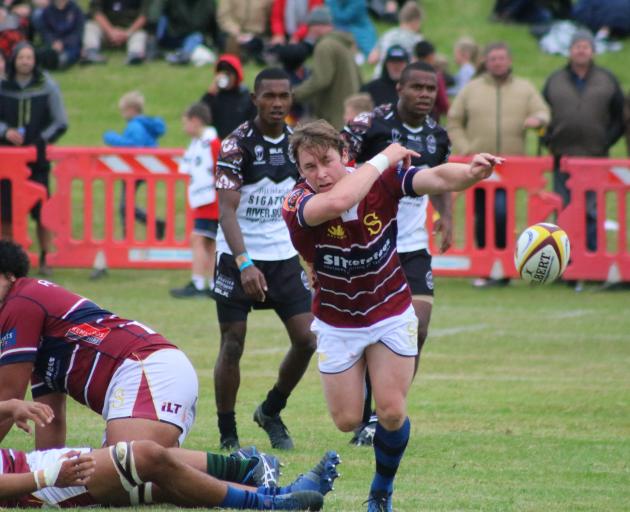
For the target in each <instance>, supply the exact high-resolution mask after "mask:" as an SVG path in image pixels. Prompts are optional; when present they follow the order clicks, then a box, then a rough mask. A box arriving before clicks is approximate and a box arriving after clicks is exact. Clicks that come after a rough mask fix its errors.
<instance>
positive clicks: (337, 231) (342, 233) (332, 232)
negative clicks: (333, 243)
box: [326, 224, 346, 240]
mask: <svg viewBox="0 0 630 512" xmlns="http://www.w3.org/2000/svg"><path fill="white" fill-rule="evenodd" d="M326 233H327V234H328V236H329V237H331V238H337V239H339V240H341V239H342V238H346V230H345V229H343V226H342V225H341V224H338V225H337V226H330V227H329V228H328V231H327V232H326Z"/></svg>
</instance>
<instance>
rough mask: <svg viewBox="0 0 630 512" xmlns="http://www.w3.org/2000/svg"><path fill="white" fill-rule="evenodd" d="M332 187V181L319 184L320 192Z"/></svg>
mask: <svg viewBox="0 0 630 512" xmlns="http://www.w3.org/2000/svg"><path fill="white" fill-rule="evenodd" d="M331 188H332V183H326V184H325V185H319V191H320V192H326V191H328V190H330V189H331Z"/></svg>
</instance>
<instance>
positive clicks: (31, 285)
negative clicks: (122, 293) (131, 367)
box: [0, 277, 177, 413]
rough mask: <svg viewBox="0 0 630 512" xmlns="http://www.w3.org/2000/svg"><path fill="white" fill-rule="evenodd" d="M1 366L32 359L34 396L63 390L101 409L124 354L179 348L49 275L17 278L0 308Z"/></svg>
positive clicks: (141, 356)
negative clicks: (35, 277) (50, 279)
mask: <svg viewBox="0 0 630 512" xmlns="http://www.w3.org/2000/svg"><path fill="white" fill-rule="evenodd" d="M0 343H1V344H0V366H3V365H7V364H12V363H22V362H32V363H34V367H33V376H32V378H31V390H32V393H33V398H37V397H38V396H41V395H45V394H47V393H51V392H55V391H58V392H63V393H67V394H68V395H70V396H71V397H72V398H74V399H75V400H76V401H77V402H80V403H82V404H84V405H87V406H88V407H89V408H90V409H92V410H93V411H96V412H98V413H101V412H102V410H103V402H104V399H105V393H106V391H107V386H108V385H109V383H110V381H111V379H112V376H113V374H114V372H115V371H116V369H117V368H118V367H119V366H120V365H121V364H122V362H123V361H124V360H125V359H135V360H143V359H146V358H147V357H148V356H149V355H151V354H152V353H153V352H155V351H157V350H161V349H165V348H171V349H172V348H177V347H176V346H175V345H173V344H172V343H170V342H169V341H168V340H166V339H165V338H163V337H162V336H161V335H160V334H158V333H156V332H155V331H153V330H151V329H150V328H148V327H147V326H145V325H142V324H141V323H139V322H134V321H131V320H125V319H124V318H119V317H118V316H116V315H114V314H112V313H111V312H109V311H107V310H104V309H102V308H100V307H99V306H97V305H96V304H95V303H94V302H92V301H90V300H88V299H86V298H84V297H81V296H80V295H76V294H74V293H72V292H70V291H68V290H66V289H65V288H62V287H61V286H58V285H56V284H53V283H51V282H49V281H44V280H38V279H31V278H26V277H24V278H20V279H18V280H17V281H16V282H15V283H14V284H13V286H12V287H11V290H10V291H9V293H8V295H7V297H6V299H5V301H4V304H3V305H2V307H1V308H0Z"/></svg>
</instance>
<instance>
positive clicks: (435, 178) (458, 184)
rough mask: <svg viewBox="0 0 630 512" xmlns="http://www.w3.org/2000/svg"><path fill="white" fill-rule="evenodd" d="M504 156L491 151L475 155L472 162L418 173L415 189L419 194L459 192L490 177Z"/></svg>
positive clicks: (444, 165)
mask: <svg viewBox="0 0 630 512" xmlns="http://www.w3.org/2000/svg"><path fill="white" fill-rule="evenodd" d="M501 163H503V158H499V157H497V156H494V155H491V154H490V153H479V154H478V155H475V156H474V157H473V159H472V160H471V162H470V164H456V163H447V164H442V165H438V166H437V167H433V168H431V169H427V170H425V171H422V172H419V173H416V175H415V176H414V177H413V183H412V186H413V190H414V192H415V193H416V194H418V195H423V194H442V193H444V192H458V191H461V190H465V189H467V188H468V187H471V186H472V185H474V184H475V183H477V182H479V181H481V180H483V179H485V178H488V177H489V176H490V175H491V174H492V171H493V169H494V166H495V165H499V164H501Z"/></svg>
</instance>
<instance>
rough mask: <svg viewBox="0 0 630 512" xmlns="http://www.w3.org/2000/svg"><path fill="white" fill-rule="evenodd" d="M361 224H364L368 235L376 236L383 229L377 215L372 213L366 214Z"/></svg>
mask: <svg viewBox="0 0 630 512" xmlns="http://www.w3.org/2000/svg"><path fill="white" fill-rule="evenodd" d="M363 224H365V227H366V228H367V230H368V233H370V235H378V234H379V233H380V231H381V229H382V228H383V223H382V222H381V219H379V218H378V215H376V213H374V212H371V213H368V214H367V215H366V216H365V217H363Z"/></svg>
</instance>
